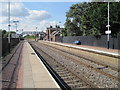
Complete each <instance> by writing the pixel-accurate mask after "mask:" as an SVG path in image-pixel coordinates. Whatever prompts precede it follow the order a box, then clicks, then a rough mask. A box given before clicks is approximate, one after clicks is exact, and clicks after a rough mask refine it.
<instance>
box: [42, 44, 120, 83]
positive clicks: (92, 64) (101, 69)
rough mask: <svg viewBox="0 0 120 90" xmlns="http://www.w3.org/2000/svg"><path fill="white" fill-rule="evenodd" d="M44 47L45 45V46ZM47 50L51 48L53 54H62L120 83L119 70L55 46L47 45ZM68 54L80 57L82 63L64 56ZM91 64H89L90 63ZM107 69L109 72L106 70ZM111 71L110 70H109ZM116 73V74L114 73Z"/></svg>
mask: <svg viewBox="0 0 120 90" xmlns="http://www.w3.org/2000/svg"><path fill="white" fill-rule="evenodd" d="M43 45H44V44H43ZM46 46H47V47H46V48H48V47H50V48H48V49H50V50H52V51H53V52H56V53H58V54H60V55H62V56H64V57H66V58H68V59H71V60H73V61H76V62H78V63H80V64H83V65H85V66H86V67H88V68H92V69H94V70H95V71H97V72H99V73H101V74H104V75H106V76H108V77H110V78H112V79H116V80H118V81H119V82H120V78H118V70H116V69H113V68H111V67H109V66H107V65H105V64H100V63H98V62H95V61H92V60H90V59H87V58H86V57H85V58H84V57H80V56H79V55H76V54H74V53H71V52H68V51H65V50H62V49H59V48H56V47H53V46H50V45H47V44H46ZM56 50H59V51H62V52H61V53H60V52H57V51H56ZM64 52H65V53H68V54H69V55H74V56H75V57H78V58H82V59H83V60H82V61H80V60H76V59H74V58H70V57H68V56H66V55H64V54H63V53H64ZM88 62H89V63H88ZM106 69H107V70H106ZM108 69H109V70H108ZM110 70H111V71H112V73H110V72H109V71H110ZM113 72H114V73H113Z"/></svg>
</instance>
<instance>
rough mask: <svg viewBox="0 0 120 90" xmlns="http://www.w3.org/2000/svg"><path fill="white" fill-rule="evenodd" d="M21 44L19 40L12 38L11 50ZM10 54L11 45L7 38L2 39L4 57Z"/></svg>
mask: <svg viewBox="0 0 120 90" xmlns="http://www.w3.org/2000/svg"><path fill="white" fill-rule="evenodd" d="M18 43H19V38H11V43H10V48H13V47H14V46H16V45H17V44H18ZM8 52H9V44H8V39H7V38H2V56H4V55H5V54H6V53H8Z"/></svg>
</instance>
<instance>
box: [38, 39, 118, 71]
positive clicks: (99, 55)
mask: <svg viewBox="0 0 120 90" xmlns="http://www.w3.org/2000/svg"><path fill="white" fill-rule="evenodd" d="M39 42H41V43H46V44H50V45H51V46H53V47H58V48H60V47H61V48H62V49H63V50H66V51H69V52H70V51H72V52H75V53H76V55H80V54H82V57H88V58H89V59H91V60H92V61H95V62H98V63H100V64H106V65H107V66H110V67H112V68H113V69H116V70H118V69H119V67H118V65H119V63H120V62H119V58H120V54H119V50H117V49H107V48H102V47H95V46H87V45H75V44H70V43H60V42H51V41H39Z"/></svg>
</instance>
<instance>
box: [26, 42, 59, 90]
mask: <svg viewBox="0 0 120 90" xmlns="http://www.w3.org/2000/svg"><path fill="white" fill-rule="evenodd" d="M27 43H28V42H27ZM28 44H29V43H28ZM29 46H30V48H31V49H32V50H33V48H32V47H31V45H30V44H29ZM33 52H34V53H35V55H36V56H37V58H38V60H39V61H40V63H41V64H42V66H43V67H44V68H45V70H46V71H47V73H48V75H49V76H50V77H51V79H52V80H53V82H54V83H55V85H56V86H57V88H60V86H59V85H58V84H57V82H56V81H55V79H54V78H53V77H52V75H51V74H50V73H49V71H48V70H47V68H46V67H45V65H44V64H43V62H42V61H41V59H40V58H39V57H38V55H37V54H36V52H35V51H34V50H33ZM60 90H61V89H60Z"/></svg>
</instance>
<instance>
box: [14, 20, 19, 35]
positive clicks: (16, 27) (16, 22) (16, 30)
mask: <svg viewBox="0 0 120 90" xmlns="http://www.w3.org/2000/svg"><path fill="white" fill-rule="evenodd" d="M13 23H15V25H16V34H17V31H18V30H17V23H19V21H17V20H16V21H13Z"/></svg>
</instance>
